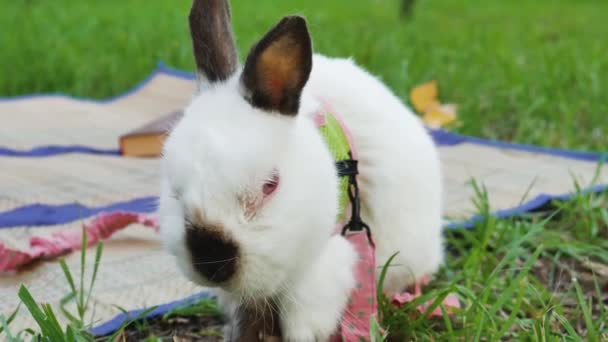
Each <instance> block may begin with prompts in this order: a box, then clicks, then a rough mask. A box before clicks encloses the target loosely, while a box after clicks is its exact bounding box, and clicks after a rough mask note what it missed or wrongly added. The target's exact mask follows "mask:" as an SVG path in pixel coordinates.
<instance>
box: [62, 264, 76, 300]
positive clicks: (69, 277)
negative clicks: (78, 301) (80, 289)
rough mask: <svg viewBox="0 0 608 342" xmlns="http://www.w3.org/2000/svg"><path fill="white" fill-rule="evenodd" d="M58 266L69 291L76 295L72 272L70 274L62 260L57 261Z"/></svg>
mask: <svg viewBox="0 0 608 342" xmlns="http://www.w3.org/2000/svg"><path fill="white" fill-rule="evenodd" d="M59 266H61V269H62V270H63V275H64V276H65V279H66V280H67V281H68V284H69V285H70V290H72V292H73V293H76V284H75V283H74V278H73V277H72V272H70V269H69V268H68V265H67V264H66V263H65V260H64V259H63V258H61V259H59Z"/></svg>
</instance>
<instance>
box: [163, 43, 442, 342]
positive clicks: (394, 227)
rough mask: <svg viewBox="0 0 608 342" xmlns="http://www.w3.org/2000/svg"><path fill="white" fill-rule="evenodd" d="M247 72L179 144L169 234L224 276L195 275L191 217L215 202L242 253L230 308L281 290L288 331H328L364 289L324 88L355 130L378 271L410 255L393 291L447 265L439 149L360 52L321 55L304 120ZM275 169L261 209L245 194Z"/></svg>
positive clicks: (182, 257)
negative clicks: (364, 64)
mask: <svg viewBox="0 0 608 342" xmlns="http://www.w3.org/2000/svg"><path fill="white" fill-rule="evenodd" d="M239 76H240V72H236V73H235V74H234V75H232V77H231V78H230V79H228V80H227V81H226V82H220V83H216V84H213V85H210V86H208V87H206V88H204V89H203V90H202V91H201V92H200V94H198V95H197V96H196V97H195V98H194V100H193V101H192V103H191V104H190V105H189V106H188V108H187V109H186V111H185V116H184V118H183V119H182V120H181V121H180V122H179V123H178V124H177V125H176V127H175V128H174V130H173V131H172V133H171V134H170V136H169V137H168V139H167V141H166V143H165V146H164V157H163V160H162V186H161V197H160V218H161V225H160V226H161V233H162V237H163V241H164V243H165V245H166V248H167V249H168V250H169V251H170V252H171V253H173V254H174V255H175V256H176V257H177V260H178V264H179V266H180V268H181V269H182V271H183V272H184V273H185V274H186V275H187V276H188V277H189V278H190V279H192V280H193V281H195V282H197V283H199V284H201V285H208V286H214V284H211V283H209V282H207V281H206V280H205V279H203V278H202V277H201V276H199V275H197V273H196V272H195V271H194V269H193V267H192V265H191V261H190V257H189V254H188V252H187V250H186V247H185V241H184V233H185V228H184V215H185V214H186V213H187V212H191V211H195V210H201V211H202V212H204V216H205V219H206V220H209V221H211V222H220V223H221V224H222V226H223V227H224V229H226V230H227V231H229V233H230V235H231V236H232V237H233V238H234V239H235V240H236V241H237V243H238V245H239V248H240V251H241V253H242V254H241V256H240V258H241V260H240V262H241V267H240V268H239V270H238V273H237V275H236V276H235V277H234V279H232V280H231V281H230V282H229V283H228V284H226V285H225V286H223V287H222V289H219V290H218V292H219V295H220V298H221V301H222V303H223V305H225V307H226V308H228V309H229V308H230V307H233V306H234V305H236V304H237V303H239V302H241V301H251V302H252V303H255V305H258V303H260V304H259V305H262V303H263V302H264V299H265V298H269V297H272V298H274V299H275V300H276V301H277V302H278V303H279V306H280V308H281V319H282V328H283V333H284V335H285V336H284V337H285V338H286V340H288V341H314V340H325V339H327V338H328V337H329V336H330V335H331V333H332V332H333V331H334V330H335V328H336V326H337V323H338V321H339V319H340V317H341V314H342V310H343V309H344V307H345V305H346V302H347V300H348V297H349V294H350V291H351V289H352V288H353V286H354V281H355V280H354V279H353V267H354V264H355V262H356V258H357V256H356V253H355V251H354V249H353V247H352V246H351V245H350V244H349V243H348V242H347V241H346V240H344V239H343V238H342V237H340V236H333V237H331V235H332V233H333V231H334V226H335V222H334V220H335V217H336V214H337V209H338V208H337V198H338V192H337V181H338V179H337V176H336V170H335V167H334V161H333V160H332V158H331V156H330V153H329V152H328V150H327V148H326V146H325V143H324V141H323V140H322V138H321V136H320V134H319V133H318V131H317V129H316V127H315V126H314V124H313V121H312V117H311V116H312V114H313V113H314V112H315V111H316V110H318V109H319V105H320V104H319V102H318V101H317V100H316V99H317V97H318V96H321V97H323V98H324V99H326V100H327V101H328V102H329V103H330V104H331V105H332V106H333V107H334V109H335V110H336V111H337V112H338V113H339V114H340V115H341V116H342V117H343V118H344V120H345V123H346V125H347V126H348V128H349V130H350V131H351V133H352V135H353V137H354V141H355V144H356V148H357V151H358V156H359V170H360V176H359V178H358V179H359V184H360V189H361V200H362V216H363V219H364V221H366V223H368V224H369V226H370V227H371V229H372V232H373V236H374V239H375V241H376V247H377V250H376V258H377V265H378V267H381V266H382V265H384V263H385V262H386V261H387V259H388V258H389V257H390V256H391V255H392V254H394V253H395V252H399V255H398V256H397V258H396V259H395V261H394V263H393V267H391V268H390V269H389V273H388V276H387V279H386V282H385V284H384V287H385V289H386V291H387V293H389V294H392V293H395V292H397V291H400V290H403V289H404V287H405V286H407V285H410V284H412V283H413V282H415V281H416V280H418V279H419V278H420V277H422V276H425V275H431V274H433V273H434V272H435V271H436V270H437V268H438V267H439V265H440V264H441V262H442V257H443V246H442V239H441V197H442V196H441V184H440V167H439V160H438V154H437V151H436V149H435V147H434V144H433V142H432V140H431V138H430V137H429V135H428V134H427V132H426V130H425V129H424V127H423V125H422V124H421V122H420V120H419V119H418V118H417V117H416V116H415V115H414V114H413V113H412V112H411V111H410V110H408V109H407V108H406V107H405V106H404V105H403V104H402V103H401V102H400V100H399V99H398V98H397V97H396V96H395V95H394V94H392V93H391V92H390V91H389V89H388V88H387V87H386V86H384V85H383V84H382V83H381V82H380V81H379V80H377V79H376V78H375V77H373V76H371V75H370V74H368V73H367V72H365V71H363V70H362V69H361V68H359V67H357V66H356V65H355V64H354V63H353V62H352V61H351V60H348V59H331V58H327V57H323V56H320V55H315V56H314V60H313V70H312V74H311V76H310V79H309V81H308V83H307V85H306V86H305V88H304V91H303V94H302V100H301V106H300V110H299V114H298V115H297V116H296V117H290V116H285V115H279V114H271V113H268V112H264V111H261V110H258V109H255V108H253V107H252V106H251V105H250V104H249V103H248V102H247V101H246V100H244V99H243V97H242V89H240V84H239V80H238V78H239ZM273 168H277V169H278V170H279V171H280V175H281V179H280V182H281V183H280V186H279V188H278V189H277V192H276V194H275V195H274V198H272V200H270V201H269V202H268V203H267V204H265V206H264V207H263V208H262V209H261V210H260V211H259V213H258V214H257V215H256V217H255V218H253V219H248V218H247V217H246V216H245V215H244V212H243V208H242V206H241V205H240V204H239V202H238V201H237V199H236V198H237V196H238V194H241V193H242V192H243V191H245V192H247V191H255V190H252V189H255V188H256V187H257V185H259V184H260V183H259V182H260V180H263V179H264V177H267V176H268V172H269V171H270V170H272V169H273ZM378 273H379V272H378Z"/></svg>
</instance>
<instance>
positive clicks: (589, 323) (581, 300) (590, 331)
mask: <svg viewBox="0 0 608 342" xmlns="http://www.w3.org/2000/svg"><path fill="white" fill-rule="evenodd" d="M572 284H573V285H574V290H575V292H576V299H577V301H578V304H579V305H580V308H581V310H582V311H583V317H584V319H585V325H586V327H587V339H588V340H589V341H597V334H596V332H595V326H594V325H593V317H592V316H593V315H592V313H591V308H590V307H589V306H588V305H587V301H586V300H585V295H584V294H583V289H582V288H581V285H580V284H579V283H578V280H577V279H576V278H574V279H573V281H572Z"/></svg>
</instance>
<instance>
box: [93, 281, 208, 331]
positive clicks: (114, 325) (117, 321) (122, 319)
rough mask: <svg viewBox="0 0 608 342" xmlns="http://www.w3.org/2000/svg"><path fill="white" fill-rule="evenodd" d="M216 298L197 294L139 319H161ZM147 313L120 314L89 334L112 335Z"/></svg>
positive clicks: (158, 308)
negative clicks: (185, 307) (165, 315)
mask: <svg viewBox="0 0 608 342" xmlns="http://www.w3.org/2000/svg"><path fill="white" fill-rule="evenodd" d="M214 297H215V296H214V295H213V294H212V293H211V292H209V291H203V292H200V293H198V294H195V295H193V296H190V297H188V298H185V299H182V300H178V301H175V302H170V303H166V304H162V305H159V306H157V307H156V308H155V309H154V310H152V311H150V312H148V314H146V315H143V317H139V318H146V319H150V318H155V317H159V316H162V315H164V314H165V313H167V312H169V311H171V310H173V309H175V308H178V307H181V306H188V305H192V304H194V303H196V302H198V301H200V300H203V299H212V298H214ZM145 311H146V309H138V310H133V311H129V312H128V313H126V314H125V313H122V314H119V315H117V316H116V317H114V318H112V319H111V320H109V321H107V322H105V323H102V324H100V325H98V326H96V327H93V328H92V329H91V330H89V332H90V333H91V334H92V335H93V336H94V337H99V336H107V335H110V334H112V333H114V332H115V331H116V330H118V329H120V327H121V326H122V325H123V323H126V322H129V321H131V320H133V319H135V318H138V316H139V315H141V314H142V313H143V312H145Z"/></svg>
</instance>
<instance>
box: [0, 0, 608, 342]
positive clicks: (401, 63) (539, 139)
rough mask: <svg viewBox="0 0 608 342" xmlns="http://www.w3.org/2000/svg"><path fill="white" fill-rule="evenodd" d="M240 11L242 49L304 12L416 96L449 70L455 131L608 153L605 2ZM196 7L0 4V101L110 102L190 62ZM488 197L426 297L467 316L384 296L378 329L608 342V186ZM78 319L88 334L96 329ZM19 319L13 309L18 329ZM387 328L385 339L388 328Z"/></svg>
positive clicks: (336, 47)
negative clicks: (540, 203)
mask: <svg viewBox="0 0 608 342" xmlns="http://www.w3.org/2000/svg"><path fill="white" fill-rule="evenodd" d="M232 4H233V14H234V22H235V31H236V34H237V37H238V47H239V50H240V51H241V57H242V56H244V54H245V53H246V51H247V50H248V48H249V46H250V45H251V43H252V42H253V41H254V40H256V39H257V38H259V37H260V35H261V34H263V32H265V31H266V30H267V28H269V27H270V26H271V25H273V24H274V23H275V22H276V21H277V20H278V19H279V18H280V17H281V16H282V15H285V14H290V13H303V14H305V15H306V16H307V18H308V20H309V22H310V27H311V30H312V32H313V36H314V42H315V48H316V50H317V51H319V52H322V53H325V54H328V55H332V56H349V55H352V56H353V57H354V58H355V59H356V60H357V62H359V63H360V64H362V65H364V66H365V67H366V68H367V69H369V70H370V71H371V72H373V73H375V74H378V75H379V76H380V77H382V79H383V80H384V81H386V82H387V83H388V84H389V85H390V86H391V87H392V89H394V91H395V92H396V93H397V94H398V95H399V96H401V97H402V98H403V99H404V100H406V101H407V94H408V92H409V90H410V89H411V88H412V87H413V86H414V85H417V84H420V83H423V82H425V81H427V80H430V79H437V80H438V82H439V86H440V96H441V98H442V100H443V101H444V102H453V103H457V104H459V106H460V122H461V124H460V125H459V126H458V127H455V128H454V129H455V130H457V131H460V132H463V133H466V134H471V135H476V136H482V137H488V138H497V139H502V140H508V141H515V142H522V143H532V144H538V145H543V146H552V147H564V148H570V149H586V150H595V151H602V150H605V149H606V146H608V124H607V120H606V115H607V114H608V101H606V100H605V98H604V96H603V95H604V94H605V93H606V92H607V90H608V89H607V88H608V53H606V45H605V44H604V41H605V38H604V37H607V36H608V25H606V24H605V18H604V16H605V15H604V13H608V2H607V1H604V0H537V1H525V0H511V1H500V0H434V1H430V0H426V1H425V0H419V1H417V2H416V6H415V7H414V11H413V14H412V15H411V16H409V17H407V18H406V19H404V18H400V17H399V15H398V13H399V1H398V0H359V1H347V0H334V1H321V0H306V1H304V0H294V1H282V2H276V1H275V2H270V1H255V2H254V1H245V0H233V1H232ZM188 6H189V1H180V2H169V1H160V0H150V1H146V2H145V5H144V4H143V3H142V2H136V1H118V0H106V1H100V2H95V3H91V2H83V1H80V2H75V1H67V0H55V1H53V2H49V1H41V0H27V1H26V0H0V8H2V11H0V22H1V23H2V24H3V27H5V28H9V29H4V30H0V46H1V47H2V50H1V51H2V52H1V53H0V65H1V66H2V67H1V68H0V96H13V95H21V94H28V93H34V92H64V93H69V94H72V95H76V96H84V97H94V98H103V97H108V96H112V95H116V94H118V93H120V92H122V91H124V90H126V89H128V88H130V87H132V86H133V85H134V84H135V83H136V82H137V81H139V80H141V79H142V78H143V77H145V76H146V75H147V74H148V73H149V72H150V70H152V69H153V68H154V66H155V65H156V63H157V61H158V60H163V61H165V62H166V63H167V64H169V65H171V66H174V67H177V68H181V69H190V70H191V69H192V67H193V62H192V57H191V51H190V49H191V48H190V43H189V41H188V33H187V32H188V31H187V26H186V20H185V19H186V13H187V9H188ZM584 186H586V184H583V185H581V187H584ZM477 192H478V196H477V198H476V203H477V206H478V209H479V212H480V213H482V214H484V215H485V216H486V217H487V219H486V220H485V221H484V222H483V223H479V224H478V225H477V227H476V228H475V229H473V230H470V231H452V232H449V233H448V235H447V244H448V246H449V253H448V257H447V260H446V266H445V267H444V268H443V269H442V271H441V272H440V274H439V275H438V276H437V278H436V280H435V281H434V282H433V283H432V284H431V285H430V287H429V288H428V289H425V296H423V297H421V298H420V300H419V302H420V303H421V302H423V301H426V300H432V299H435V298H441V297H442V296H445V295H447V294H448V293H449V292H453V293H457V294H458V295H459V297H460V298H461V299H462V302H463V309H462V310H460V311H457V312H455V313H454V314H453V316H452V317H451V318H448V317H447V316H446V317H443V318H440V319H429V318H428V317H425V316H424V315H420V314H418V313H417V311H416V310H415V306H416V305H417V304H418V303H419V302H414V303H412V304H407V305H405V306H403V307H402V308H395V307H393V306H391V305H386V304H387V302H386V300H385V299H384V298H382V297H380V304H381V307H382V310H381V319H380V325H381V326H382V327H383V328H384V329H387V330H388V332H389V334H390V335H391V336H392V337H401V338H403V339H408V340H463V341H469V340H488V341H494V340H533V341H554V340H589V341H593V340H608V209H607V208H608V194H606V193H604V194H596V195H591V194H583V193H580V194H578V195H577V196H575V197H574V198H573V199H572V200H570V201H567V202H562V203H554V204H553V205H552V206H551V207H550V208H549V207H547V208H545V210H544V211H541V212H538V213H534V214H530V215H526V216H524V217H518V218H512V219H504V220H497V219H494V218H492V217H490V216H489V215H488V213H489V212H490V206H491V203H488V202H487V198H486V197H485V192H484V189H483V187H482V186H478V187H477ZM387 267H390V266H387ZM74 285H75V284H74ZM71 288H72V294H71V295H73V296H75V297H74V300H78V301H79V303H83V304H82V305H83V306H82V308H84V309H86V300H84V301H83V298H86V297H81V295H80V294H73V293H75V292H76V293H80V292H78V291H80V290H79V289H85V291H84V292H82V293H85V292H86V291H88V290H86V288H85V287H83V286H80V287H76V286H71ZM76 298H77V299H76ZM436 304H438V303H436ZM203 307H204V306H203ZM28 309H30V310H34V309H33V307H30V306H28ZM207 309H208V308H207ZM40 310H43V309H40ZM34 311H35V310H34ZM42 312H43V314H45V312H44V311H42ZM79 314H80V311H79V312H78V313H76V314H75V315H74V317H75V322H76V323H78V322H80V323H78V324H76V323H73V326H74V328H73V331H74V332H78V331H83V329H82V328H83V327H85V326H86V325H85V324H84V323H82V319H81V318H80V316H79ZM182 314H183V315H197V314H201V312H198V311H197V310H196V308H195V309H194V310H193V311H189V312H182ZM47 316H51V315H49V313H47V315H46V316H40V317H41V318H44V317H47ZM167 319H170V318H167ZM9 323H10V317H0V331H2V330H4V334H5V335H4V336H7V335H6V333H7V332H8V331H7V329H6V328H10V325H9ZM60 328H61V329H60V331H61V332H62V333H67V330H66V327H60ZM141 329H142V330H145V329H147V328H146V327H145V325H142V327H141ZM36 331H40V330H39V329H38V330H36ZM36 331H34V330H32V331H31V332H34V333H36ZM373 331H374V332H375V335H376V336H377V337H378V338H377V339H376V340H378V341H380V340H383V338H382V336H381V335H382V331H383V329H380V327H379V326H377V325H376V324H374V325H373ZM54 333H57V331H55V332H54ZM1 334H2V333H0V337H2V338H4V336H3V335H1ZM12 335H14V336H16V334H12ZM154 339H155V337H154V336H151V337H150V340H154Z"/></svg>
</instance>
